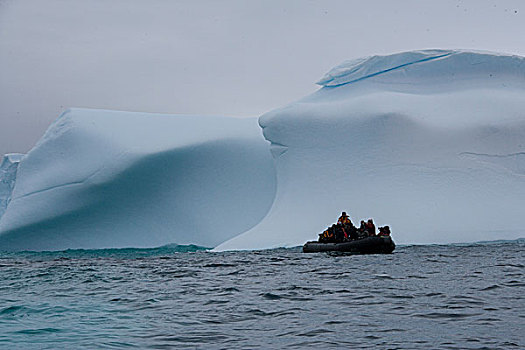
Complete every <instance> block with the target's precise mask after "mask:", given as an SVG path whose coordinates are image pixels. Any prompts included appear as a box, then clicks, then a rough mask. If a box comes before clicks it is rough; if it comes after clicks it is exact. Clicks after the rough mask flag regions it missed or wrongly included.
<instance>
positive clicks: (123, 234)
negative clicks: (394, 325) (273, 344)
mask: <svg viewBox="0 0 525 350" xmlns="http://www.w3.org/2000/svg"><path fill="white" fill-rule="evenodd" d="M318 84H320V85H321V86H322V87H321V89H320V90H318V91H317V92H315V93H313V94H312V95H310V96H306V97H305V98H303V99H301V100H299V101H296V102H293V103H291V104H289V105H288V106H285V107H282V108H279V109H276V110H274V111H271V112H269V113H266V114H265V115H263V116H261V117H260V118H259V125H260V128H259V126H258V125H257V122H256V120H255V119H234V118H225V117H204V116H193V117H191V116H169V115H156V114H145V113H128V112H111V111H94V110H76V109H75V110H71V111H69V112H67V113H65V114H64V115H62V116H61V117H60V118H59V119H58V120H57V121H56V122H55V123H54V124H53V125H52V126H51V127H50V128H49V130H48V131H47V132H46V134H45V135H44V136H43V138H42V140H41V141H40V142H39V143H38V144H37V145H36V146H35V147H34V148H33V150H31V152H29V153H28V154H27V155H26V156H25V157H24V158H23V159H22V161H21V162H20V165H19V167H18V171H17V174H16V183H15V186H14V189H12V191H11V190H8V191H7V192H9V193H11V192H12V193H11V194H10V195H9V197H10V202H9V204H8V206H7V210H6V211H5V213H4V215H3V216H1V217H0V249H8V250H20V249H36V250H46V249H66V248H103V247H127V246H133V247H153V246H159V245H163V244H167V243H178V244H188V243H193V244H198V245H203V246H214V247H216V248H215V250H217V251H221V250H232V249H262V248H274V247H283V246H284V247H290V246H297V245H301V244H303V243H304V242H305V241H306V240H309V239H315V238H316V234H317V233H318V232H320V231H322V230H323V229H324V228H325V227H326V226H327V225H328V224H330V223H332V222H334V221H335V220H336V219H337V215H338V214H339V213H340V212H341V211H342V210H346V211H347V212H349V214H350V215H351V218H352V219H353V220H354V221H357V220H360V219H367V218H369V217H373V218H374V219H375V221H376V223H377V225H384V224H389V225H390V226H391V228H392V231H393V234H394V239H395V240H396V242H397V243H445V242H467V241H479V240H487V239H512V238H518V237H523V235H524V230H523V227H524V224H525V222H524V219H523V208H525V58H523V57H519V56H511V55H504V54H496V53H488V52H474V51H459V50H451V51H447V50H424V51H411V52H404V53H399V54H393V55H388V56H372V57H366V58H362V59H358V60H354V61H348V62H344V63H343V64H341V65H340V66H338V67H335V68H334V69H332V70H331V71H330V72H328V73H327V74H326V76H325V77H323V78H322V79H321V80H320V81H319V83H318ZM261 128H262V133H263V135H264V138H266V140H267V141H269V142H267V141H265V140H264V138H263V137H262V135H261ZM0 176H2V175H0ZM9 176H11V175H9ZM9 176H4V177H3V178H10V177H9ZM2 196H3V195H0V198H4V197H5V196H4V197H2ZM0 215H1V214H0Z"/></svg>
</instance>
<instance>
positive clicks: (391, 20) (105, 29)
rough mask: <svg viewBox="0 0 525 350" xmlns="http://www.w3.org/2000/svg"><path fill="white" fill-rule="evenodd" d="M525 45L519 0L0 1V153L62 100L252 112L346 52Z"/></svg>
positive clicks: (23, 138) (309, 85)
mask: <svg viewBox="0 0 525 350" xmlns="http://www.w3.org/2000/svg"><path fill="white" fill-rule="evenodd" d="M426 48H443V49H454V48H456V49H461V48H465V49H477V50H489V51H499V52H505V53H511V54H519V55H524V56H525V2H523V1H520V0H515V1H496V0H494V1H483V0H472V1H464V0H435V1H424V0H419V1H402V0H398V1H391V0H383V1H380V0H377V1H373V0H368V1H362V0H360V1H349V0H341V1H306V0H303V1H286V0H264V1H248V0H239V1H218V0H213V1H198V0H189V1H168V0H164V1H163V0H113V1H110V0H46V1H42V0H0V156H1V155H2V154H4V153H8V152H27V151H28V150H29V149H30V148H31V147H32V146H33V145H34V143H35V142H36V141H37V140H38V139H39V138H40V137H41V136H42V134H43V132H44V131H45V130H46V128H47V127H48V126H49V124H50V123H51V122H52V121H53V120H54V119H55V118H56V117H57V116H58V115H59V114H60V113H61V112H62V111H63V110H65V109H66V108H68V107H89V108H105V109H117V110H126V111H146V112H162V113H173V114H178V113H180V114H195V115H199V114H212V115H227V116H230V115H231V116H259V115H261V114H263V113H265V112H267V111H269V110H272V109H274V108H277V107H280V106H283V105H285V104H287V103H288V102H291V101H293V100H296V99H298V98H300V97H302V96H304V95H307V94H309V93H311V92H314V91H315V90H317V89H318V88H319V87H318V86H316V85H315V82H316V81H317V80H318V79H319V78H321V77H322V76H323V75H324V73H326V72H327V71H328V70H330V68H332V67H333V66H335V65H337V64H339V63H341V62H342V61H344V60H347V59H352V58H357V57H361V56H368V55H373V54H388V53H393V52H399V51H405V50H413V49H426Z"/></svg>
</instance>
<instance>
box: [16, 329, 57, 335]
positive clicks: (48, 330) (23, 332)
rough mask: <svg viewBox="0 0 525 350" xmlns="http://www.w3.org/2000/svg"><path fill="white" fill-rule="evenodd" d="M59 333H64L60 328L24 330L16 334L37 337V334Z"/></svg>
mask: <svg viewBox="0 0 525 350" xmlns="http://www.w3.org/2000/svg"><path fill="white" fill-rule="evenodd" d="M58 332H62V330H61V329H58V328H36V329H22V330H20V331H16V332H15V333H18V334H28V335H36V334H45V333H58Z"/></svg>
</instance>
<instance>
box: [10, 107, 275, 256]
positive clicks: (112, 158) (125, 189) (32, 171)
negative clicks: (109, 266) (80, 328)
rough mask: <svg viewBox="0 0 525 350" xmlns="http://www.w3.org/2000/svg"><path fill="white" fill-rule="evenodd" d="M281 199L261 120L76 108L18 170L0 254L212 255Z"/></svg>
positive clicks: (45, 137) (51, 130)
mask: <svg viewBox="0 0 525 350" xmlns="http://www.w3.org/2000/svg"><path fill="white" fill-rule="evenodd" d="M7 159H8V161H9V159H12V158H7ZM2 169H3V168H2ZM11 174H12V171H11ZM7 179H12V176H11V177H10V176H7ZM275 191H276V177H275V169H274V166H273V161H272V157H271V154H270V152H269V150H268V142H267V141H265V140H264V138H263V137H262V134H261V131H260V128H259V126H258V124H257V119H256V118H249V119H240V118H227V117H215V116H182V115H161V114H148V113H131V112H118V111H104V110H89V109H71V110H69V111H67V112H65V113H64V114H63V115H61V116H60V117H59V118H58V119H57V120H56V121H55V122H54V123H53V124H52V125H51V126H50V127H49V129H48V130H47V132H46V133H45V135H44V136H43V137H42V139H41V140H40V141H39V142H38V143H37V145H36V146H35V147H34V148H33V149H32V150H31V151H30V152H29V153H28V154H27V155H26V156H24V158H23V159H22V161H21V162H20V163H19V166H18V172H17V175H16V182H15V185H14V188H13V189H12V193H11V195H10V202H9V205H8V206H7V210H6V211H5V213H4V214H3V215H2V216H1V217H0V250H63V249H69V248H75V249H78V248H84V249H95V248H122V247H138V248H140V247H143V248H147V247H158V246H162V245H166V244H169V243H178V244H196V245H199V246H205V247H213V246H215V245H217V244H219V243H221V242H223V241H225V240H227V239H229V238H231V237H234V236H235V235H237V234H239V233H242V232H245V231H246V230H248V229H249V228H251V227H252V226H254V225H256V224H257V223H258V222H259V221H260V220H261V219H262V218H263V217H264V216H265V215H266V213H267V212H268V210H269V208H270V207H271V204H272V202H273V199H274V197H275Z"/></svg>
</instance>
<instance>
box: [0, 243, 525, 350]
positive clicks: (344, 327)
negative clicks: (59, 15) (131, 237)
mask: <svg viewBox="0 0 525 350" xmlns="http://www.w3.org/2000/svg"><path fill="white" fill-rule="evenodd" d="M180 250H196V248H195V247H189V248H185V249H181V247H171V248H170V247H164V248H159V249H123V250H94V251H83V250H80V251H65V252H45V253H27V252H25V253H0V348H2V349H26V348H27V349H79V348H82V349H84V348H85V349H90V348H92V349H100V348H109V349H120V348H152V349H170V348H176V349H180V348H202V349H240V348H242V349H250V348H269V349H272V348H287V349H294V348H295V349H303V348H322V349H328V348H365V347H371V348H379V349H525V340H524V339H525V301H524V300H525V299H524V295H525V278H524V273H525V269H524V264H525V240H518V241H512V242H500V243H490V244H488V243H487V244H472V245H439V246H438V245H427V246H401V247H398V248H397V249H396V251H395V252H394V253H393V254H391V255H367V256H355V255H354V256H349V255H334V254H326V253H320V254H303V253H301V251H300V249H299V248H296V249H277V250H267V251H258V252H230V253H210V252H206V251H194V252H187V251H186V252H181V251H180Z"/></svg>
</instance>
